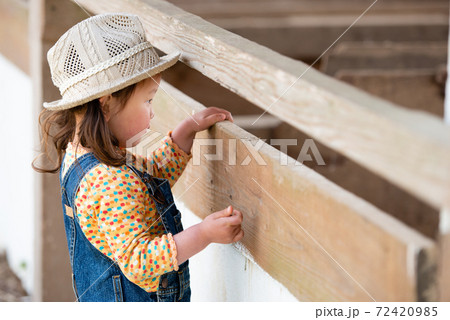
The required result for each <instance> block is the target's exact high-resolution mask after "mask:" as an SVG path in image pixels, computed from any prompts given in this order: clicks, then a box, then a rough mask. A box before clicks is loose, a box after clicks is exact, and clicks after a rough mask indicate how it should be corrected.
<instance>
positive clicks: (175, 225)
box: [33, 13, 244, 301]
mask: <svg viewBox="0 0 450 320" xmlns="http://www.w3.org/2000/svg"><path fill="white" fill-rule="evenodd" d="M179 55H180V53H178V52H175V53H172V54H168V55H166V56H164V57H159V56H158V54H157V53H156V52H155V50H154V49H153V47H152V46H151V44H150V43H149V42H148V41H146V38H145V33H144V29H143V27H142V24H141V22H140V21H139V19H138V17H137V16H135V15H129V14H123V13H121V14H110V13H109V14H102V15H97V16H94V17H91V18H89V19H86V20H84V21H82V22H80V23H78V24H76V25H75V26H73V27H72V28H71V29H69V30H68V31H67V32H66V33H65V34H64V35H62V36H61V38H60V39H59V40H58V41H57V42H56V44H55V45H54V46H53V47H52V48H51V49H50V50H49V51H48V54H47V59H48V62H49V65H50V71H51V75H52V80H53V82H54V84H55V86H57V87H58V88H59V89H60V92H61V95H62V99H60V100H58V101H54V102H51V103H44V107H45V109H44V110H43V112H42V113H41V115H40V117H39V123H40V124H41V125H42V127H43V128H42V129H43V145H44V147H45V150H44V154H47V156H49V151H48V150H47V141H48V137H49V136H51V137H52V138H53V144H54V146H55V147H56V152H57V154H58V164H57V167H56V168H53V169H43V168H38V167H36V166H35V165H34V163H33V168H34V169H35V170H37V171H39V172H50V173H56V172H57V171H58V170H60V172H59V177H60V184H61V197H62V207H63V216H64V224H65V230H66V236H67V245H68V249H69V255H70V263H71V268H72V285H73V289H74V292H75V295H76V300H77V301H189V300H190V294H191V290H190V282H189V269H188V259H189V258H190V257H192V256H193V255H194V254H196V253H198V252H200V251H201V250H203V249H204V248H205V247H206V246H207V245H208V244H209V243H212V242H216V243H232V242H236V241H239V240H240V239H242V237H243V235H244V234H243V230H242V229H241V223H242V214H241V212H239V211H237V210H234V209H233V208H232V207H231V206H229V207H228V208H226V209H224V210H222V211H219V212H216V213H213V214H211V215H209V216H208V217H206V218H205V219H204V220H203V221H202V222H201V223H199V224H197V225H194V226H192V227H190V228H188V229H187V230H183V227H182V225H181V221H180V212H179V211H178V210H177V209H176V207H175V205H174V203H173V197H172V193H171V189H170V188H171V187H172V186H173V185H174V184H175V182H176V181H177V179H178V178H179V177H180V175H181V174H182V172H183V170H184V168H185V167H186V165H187V163H188V161H189V160H190V158H191V157H192V155H191V153H190V149H191V146H192V143H193V139H194V137H195V133H196V132H198V131H202V130H205V129H207V128H209V127H210V126H212V125H214V124H215V123H216V122H218V121H224V120H226V119H228V120H230V121H233V120H232V117H231V114H230V113H229V112H227V111H226V110H223V109H219V108H214V107H211V108H207V109H205V110H203V111H201V112H198V113H197V114H195V115H193V116H192V117H188V118H186V119H185V120H184V121H183V122H181V123H180V124H179V125H178V126H177V127H176V128H174V129H173V131H169V132H168V133H167V136H165V137H164V139H163V140H162V144H161V146H160V147H159V148H158V149H157V150H156V151H155V152H154V153H153V154H152V155H151V156H149V157H148V158H145V157H141V156H139V155H135V154H131V153H130V152H128V151H127V150H126V148H128V147H130V146H134V145H136V144H137V143H139V141H140V139H141V138H142V136H143V134H144V133H145V132H146V131H147V130H148V129H149V128H150V119H151V118H152V117H153V112H152V107H151V101H152V99H153V97H154V96H155V94H156V91H157V89H158V86H159V83H160V81H161V72H162V71H163V70H165V69H167V68H169V67H170V66H172V65H174V64H175V63H176V62H177V60H178V57H179ZM42 118H44V121H43V122H42ZM51 131H52V133H51ZM130 141H132V142H133V143H132V144H131V145H129V144H130ZM130 158H131V159H132V160H133V162H132V163H141V164H142V165H136V166H135V165H132V164H130V161H127V160H129V159H130ZM34 161H36V159H35V160H34ZM34 161H33V162H34Z"/></svg>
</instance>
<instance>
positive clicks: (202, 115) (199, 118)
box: [189, 107, 233, 132]
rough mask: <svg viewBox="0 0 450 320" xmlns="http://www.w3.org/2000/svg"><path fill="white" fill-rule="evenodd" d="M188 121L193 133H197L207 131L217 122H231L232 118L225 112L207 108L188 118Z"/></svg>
mask: <svg viewBox="0 0 450 320" xmlns="http://www.w3.org/2000/svg"><path fill="white" fill-rule="evenodd" d="M189 120H190V121H191V127H192V129H193V131H194V132H199V131H202V130H205V129H208V128H209V127H211V126H212V125H214V124H215V123H216V122H219V121H225V120H229V121H231V122H233V117H232V116H231V113H230V112H229V111H227V110H224V109H221V108H217V107H209V108H206V109H204V110H202V111H199V112H197V113H195V114H194V115H193V116H192V118H189ZM194 120H195V121H194Z"/></svg>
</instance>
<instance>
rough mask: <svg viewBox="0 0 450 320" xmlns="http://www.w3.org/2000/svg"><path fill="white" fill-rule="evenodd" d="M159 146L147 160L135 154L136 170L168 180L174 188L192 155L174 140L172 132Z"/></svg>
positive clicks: (147, 156)
mask: <svg viewBox="0 0 450 320" xmlns="http://www.w3.org/2000/svg"><path fill="white" fill-rule="evenodd" d="M159 144H160V146H159V147H158V148H156V149H155V150H154V151H153V152H152V153H151V154H150V155H146V158H145V157H141V156H139V155H136V154H135V156H136V159H137V160H136V168H137V169H138V170H141V171H146V172H147V173H148V174H150V175H152V176H154V177H157V178H164V179H168V180H169V184H170V186H171V187H173V185H174V184H175V182H177V180H178V178H179V177H180V176H181V174H182V173H183V171H184V169H185V168H186V165H187V163H188V162H189V160H190V159H191V158H192V153H190V154H187V153H186V152H184V151H183V150H182V149H181V148H180V147H179V146H178V145H177V144H176V143H175V142H174V141H173V140H172V131H169V132H168V133H167V135H166V136H165V137H164V138H163V139H162V140H161V141H160V142H159ZM159 144H158V145H159Z"/></svg>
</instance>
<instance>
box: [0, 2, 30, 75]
mask: <svg viewBox="0 0 450 320" xmlns="http://www.w3.org/2000/svg"><path fill="white" fill-rule="evenodd" d="M27 34H28V5H27V3H26V2H25V1H19V0H0V53H1V54H2V55H3V56H5V57H6V58H7V59H8V60H9V61H11V62H12V63H14V64H15V65H16V66H17V67H19V68H20V69H21V70H22V71H23V72H25V73H28V74H29V72H30V70H29V68H30V67H29V51H30V48H29V44H28V37H27Z"/></svg>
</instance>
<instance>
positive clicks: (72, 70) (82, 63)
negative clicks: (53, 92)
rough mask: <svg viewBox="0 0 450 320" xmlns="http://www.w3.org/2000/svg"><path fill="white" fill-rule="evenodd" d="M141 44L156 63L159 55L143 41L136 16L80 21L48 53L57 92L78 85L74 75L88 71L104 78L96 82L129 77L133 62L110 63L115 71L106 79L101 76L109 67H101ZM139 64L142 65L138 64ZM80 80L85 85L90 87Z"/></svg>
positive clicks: (101, 17) (125, 15)
mask: <svg viewBox="0 0 450 320" xmlns="http://www.w3.org/2000/svg"><path fill="white" fill-rule="evenodd" d="M144 43H147V44H148V46H147V47H150V50H149V51H150V52H149V53H150V55H151V57H150V59H151V60H152V61H151V62H152V63H157V62H158V61H159V56H158V54H157V53H156V52H155V51H154V49H153V47H151V45H150V43H148V42H147V41H146V38H145V32H144V28H143V26H142V23H141V21H140V20H139V18H138V16H136V15H131V14H117V13H116V14H111V13H109V14H101V15H97V16H93V17H91V18H88V19H86V20H83V21H81V22H79V23H78V24H76V25H75V26H73V27H72V28H70V29H69V30H68V31H67V32H66V33H65V34H64V35H63V36H61V38H60V39H59V40H58V41H57V42H56V43H55V45H54V46H53V47H52V48H51V49H50V50H49V51H48V53H47V60H48V63H49V66H50V72H51V76H52V80H53V83H54V84H55V86H57V87H58V88H59V89H60V92H61V95H64V94H65V91H66V90H67V88H68V87H70V85H76V84H77V81H76V79H77V76H78V78H79V79H81V78H82V77H79V76H80V75H82V74H83V73H86V71H88V70H90V73H91V74H95V73H97V77H99V78H103V79H97V80H99V81H108V79H109V80H111V76H113V77H114V76H115V77H116V78H117V77H126V76H129V75H130V74H132V73H133V71H135V69H136V67H137V66H136V61H130V60H133V59H129V58H124V59H119V60H122V61H119V62H118V63H115V64H113V66H114V67H115V68H113V69H115V70H108V72H109V73H110V74H109V76H107V77H105V76H102V74H101V73H102V71H103V72H106V69H108V68H109V66H106V67H105V66H104V65H103V67H104V69H105V70H101V69H102V67H101V66H102V64H104V63H105V62H106V61H108V60H111V58H114V57H116V56H119V55H120V54H123V53H124V52H126V51H127V50H130V49H132V48H136V47H137V46H138V45H140V44H144ZM133 62H134V63H133ZM111 63H112V62H111ZM142 63H144V62H143V61H141V64H142ZM95 68H97V69H98V70H95ZM111 74H112V75H111ZM107 78H108V79H107ZM83 80H84V82H85V83H84V84H85V85H93V83H90V84H88V83H87V82H88V81H86V80H85V79H83ZM83 80H82V82H83ZM90 82H93V81H90ZM94 82H95V81H94Z"/></svg>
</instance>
